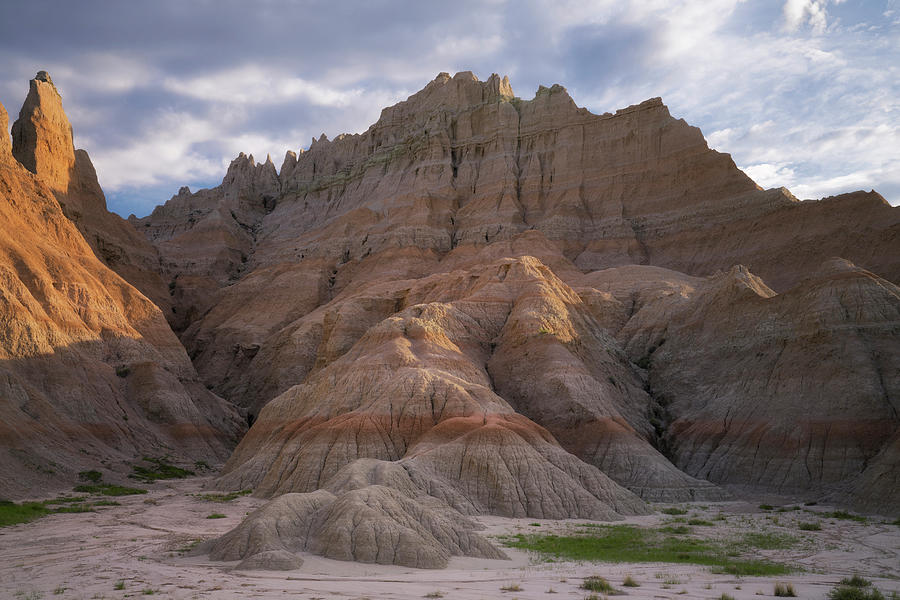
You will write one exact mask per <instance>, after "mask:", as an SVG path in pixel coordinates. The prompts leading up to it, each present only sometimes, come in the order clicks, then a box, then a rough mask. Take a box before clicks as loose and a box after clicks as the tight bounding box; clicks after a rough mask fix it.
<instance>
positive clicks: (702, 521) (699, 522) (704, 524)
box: [688, 519, 715, 527]
mask: <svg viewBox="0 0 900 600" xmlns="http://www.w3.org/2000/svg"><path fill="white" fill-rule="evenodd" d="M688 525H699V526H701V527H714V526H715V523H713V522H712V521H707V520H705V519H688Z"/></svg>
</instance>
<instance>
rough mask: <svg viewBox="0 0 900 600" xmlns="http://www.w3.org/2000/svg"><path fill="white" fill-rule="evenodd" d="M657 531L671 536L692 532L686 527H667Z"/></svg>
mask: <svg viewBox="0 0 900 600" xmlns="http://www.w3.org/2000/svg"><path fill="white" fill-rule="evenodd" d="M659 531H660V532H662V533H669V534H672V535H685V534H687V533H690V532H692V531H693V529H691V528H690V527H688V526H687V525H667V526H665V527H660V528H659Z"/></svg>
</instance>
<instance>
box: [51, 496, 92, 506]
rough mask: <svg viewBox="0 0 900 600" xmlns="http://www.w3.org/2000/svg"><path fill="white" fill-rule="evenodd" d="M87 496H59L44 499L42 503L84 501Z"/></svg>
mask: <svg viewBox="0 0 900 600" xmlns="http://www.w3.org/2000/svg"><path fill="white" fill-rule="evenodd" d="M87 498H88V497H87V496H60V497H59V498H54V499H53V500H44V504H71V503H73V502H84V501H85V500H87Z"/></svg>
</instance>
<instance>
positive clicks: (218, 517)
mask: <svg viewBox="0 0 900 600" xmlns="http://www.w3.org/2000/svg"><path fill="white" fill-rule="evenodd" d="M206 518H207V519H224V518H225V515H223V514H222V513H212V514H211V515H206Z"/></svg>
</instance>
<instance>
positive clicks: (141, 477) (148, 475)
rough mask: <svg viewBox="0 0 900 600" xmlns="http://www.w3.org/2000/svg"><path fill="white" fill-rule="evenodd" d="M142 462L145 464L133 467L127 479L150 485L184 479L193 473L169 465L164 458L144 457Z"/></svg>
mask: <svg viewBox="0 0 900 600" xmlns="http://www.w3.org/2000/svg"><path fill="white" fill-rule="evenodd" d="M142 460H143V462H144V463H145V464H143V465H133V466H132V467H131V470H132V472H131V475H129V477H131V478H132V479H137V480H138V481H143V482H144V483H152V482H154V481H159V480H160V479H184V478H185V477H191V476H192V475H194V472H193V471H191V470H189V469H182V468H181V467H176V466H175V465H173V464H171V463H170V462H169V461H168V460H167V458H166V457H162V458H152V457H150V456H145V457H143V459H142Z"/></svg>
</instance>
